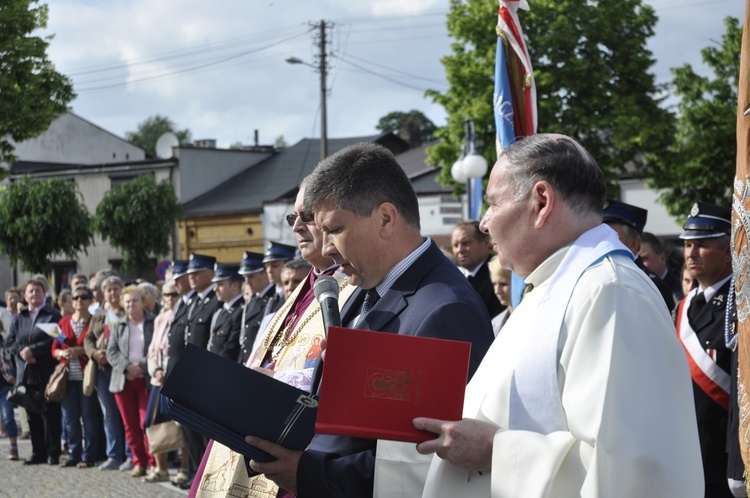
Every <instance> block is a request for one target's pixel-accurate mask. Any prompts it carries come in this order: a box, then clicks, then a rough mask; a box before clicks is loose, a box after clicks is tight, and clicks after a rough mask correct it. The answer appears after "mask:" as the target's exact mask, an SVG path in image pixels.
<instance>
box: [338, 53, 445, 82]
mask: <svg viewBox="0 0 750 498" xmlns="http://www.w3.org/2000/svg"><path fill="white" fill-rule="evenodd" d="M339 57H341V58H344V57H342V56H339ZM348 57H351V58H352V59H356V60H358V61H360V62H364V63H366V64H371V65H373V66H377V67H379V68H381V69H387V70H389V71H394V72H396V73H400V74H403V75H404V76H408V77H410V78H414V79H417V80H422V81H429V82H431V83H445V82H444V81H441V80H436V79H433V78H425V77H424V76H417V75H416V74H412V73H407V72H406V71H401V70H400V69H396V68H393V67H388V66H384V65H383V64H378V63H377V62H372V61H368V60H366V59H363V58H361V57H357V56H355V55H349V56H348Z"/></svg>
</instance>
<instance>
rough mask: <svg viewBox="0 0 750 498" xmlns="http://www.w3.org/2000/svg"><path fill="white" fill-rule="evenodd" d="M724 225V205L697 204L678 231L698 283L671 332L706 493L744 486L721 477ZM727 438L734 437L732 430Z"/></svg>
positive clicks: (726, 360)
mask: <svg viewBox="0 0 750 498" xmlns="http://www.w3.org/2000/svg"><path fill="white" fill-rule="evenodd" d="M730 229H731V211H730V210H729V209H728V208H724V207H721V206H715V205H713V204H708V203H706V202H698V203H696V204H695V205H694V206H693V208H692V210H691V211H690V216H689V217H688V220H687V223H685V226H684V227H683V230H684V231H683V232H682V234H681V235H680V238H681V239H683V240H684V241H685V266H686V267H687V270H688V272H689V273H690V275H691V276H692V277H693V278H695V279H696V280H697V281H698V287H697V288H696V289H693V291H691V292H690V293H689V294H688V295H687V296H685V299H683V300H682V302H680V305H679V306H678V308H677V333H678V336H679V338H680V341H681V342H682V344H683V346H684V347H685V351H686V353H687V355H688V359H689V363H690V364H691V369H690V375H691V377H692V378H693V394H694V397H695V412H696V418H697V420H698V435H699V437H700V443H701V454H702V457H703V475H704V479H705V496H706V497H727V498H728V497H731V496H734V495H733V494H732V492H731V491H730V487H729V486H730V485H732V486H733V487H734V486H736V487H737V488H738V489H743V488H744V483H743V482H742V481H741V480H737V478H736V477H735V478H734V479H731V481H734V482H730V481H729V480H728V477H733V476H728V475H727V416H728V410H729V405H730V403H731V401H730V396H729V393H730V385H731V378H730V377H731V376H730V368H731V363H732V355H733V353H732V350H731V349H729V348H728V347H727V344H726V342H725V336H724V326H725V323H726V322H725V313H726V306H727V294H728V293H729V290H730V282H731V279H732V255H731V250H730V247H729V233H730ZM735 398H736V397H735ZM729 437H732V438H738V437H739V435H738V434H737V433H736V432H735V433H734V434H729ZM730 446H731V445H730ZM735 446H736V445H735ZM740 479H741V474H740ZM736 496H739V495H736Z"/></svg>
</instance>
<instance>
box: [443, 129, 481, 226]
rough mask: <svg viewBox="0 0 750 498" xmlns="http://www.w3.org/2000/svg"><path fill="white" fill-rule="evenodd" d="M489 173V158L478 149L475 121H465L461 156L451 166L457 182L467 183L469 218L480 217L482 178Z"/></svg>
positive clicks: (452, 174)
mask: <svg viewBox="0 0 750 498" xmlns="http://www.w3.org/2000/svg"><path fill="white" fill-rule="evenodd" d="M486 174H487V160H486V159H485V158H484V156H482V155H481V154H480V153H479V151H478V150H477V145H476V140H475V131H474V123H473V122H472V121H471V120H470V119H467V120H465V121H464V144H463V148H462V151H461V156H460V157H459V158H458V160H457V161H456V162H455V163H453V166H451V176H452V177H453V180H455V182H456V183H466V195H467V197H468V201H469V209H468V211H469V212H468V215H469V219H472V220H476V219H478V218H479V212H480V211H481V209H482V190H483V188H482V187H483V185H482V178H484V175H486Z"/></svg>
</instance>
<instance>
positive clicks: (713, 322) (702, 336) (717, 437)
mask: <svg viewBox="0 0 750 498" xmlns="http://www.w3.org/2000/svg"><path fill="white" fill-rule="evenodd" d="M729 284H730V282H727V283H725V284H724V285H722V286H721V289H719V291H718V292H717V293H716V294H715V295H714V296H713V297H712V298H711V300H710V301H708V302H707V303H706V305H705V306H704V307H703V309H702V310H701V312H700V313H699V314H698V316H697V317H696V318H695V320H694V321H691V322H690V325H691V326H692V327H693V330H694V331H695V334H696V335H697V336H698V341H699V342H700V344H701V346H703V349H711V350H714V351H715V352H716V364H717V365H718V366H719V367H721V369H722V370H724V371H725V372H728V373H729V372H730V371H731V364H732V351H731V350H729V349H728V348H727V346H726V342H725V338H724V323H725V322H724V313H725V311H726V305H727V293H728V292H729ZM686 305H690V303H689V302H688V303H686ZM693 394H694V396H695V415H696V419H697V421H698V437H699V439H700V444H701V456H702V458H703V474H704V478H705V483H706V496H710V497H723V496H726V497H727V498H728V497H731V496H732V494H731V492H730V491H729V486H728V485H727V453H726V441H727V417H728V413H727V410H725V409H724V408H723V407H721V406H720V405H719V404H717V403H716V402H715V401H714V400H713V399H711V398H710V397H709V396H708V395H707V394H706V393H705V392H704V391H703V389H701V388H700V387H699V386H698V384H696V383H695V382H693Z"/></svg>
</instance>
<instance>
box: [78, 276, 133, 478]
mask: <svg viewBox="0 0 750 498" xmlns="http://www.w3.org/2000/svg"><path fill="white" fill-rule="evenodd" d="M101 289H102V291H103V293H104V305H103V307H102V308H101V309H100V310H99V311H97V313H96V314H95V315H94V316H93V317H92V318H91V325H90V327H89V331H88V333H87V334H86V338H85V339H84V343H83V347H84V348H85V349H86V356H88V357H89V358H90V359H91V360H92V361H95V362H96V363H97V364H98V365H99V370H98V371H97V374H96V396H97V398H98V400H99V404H100V405H101V408H102V415H103V416H104V436H105V438H106V441H107V447H106V454H107V460H106V461H105V462H104V463H103V464H101V465H100V466H99V470H117V469H118V468H120V467H121V465H125V464H127V463H128V462H125V464H123V449H124V448H123V430H122V421H121V419H120V412H119V411H118V410H117V403H115V396H114V395H113V394H112V393H111V392H109V382H110V380H111V378H112V366H111V365H110V364H109V361H108V358H107V343H108V342H109V338H110V334H111V331H112V330H114V328H115V325H116V324H117V322H119V321H120V319H121V318H122V317H124V316H125V310H123V309H122V306H121V305H120V294H121V293H122V280H120V278H119V277H116V276H109V277H107V278H105V279H104V280H103V281H102V282H101ZM128 467H129V465H128V466H127V467H124V468H123V470H132V468H130V469H129V468H128Z"/></svg>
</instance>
